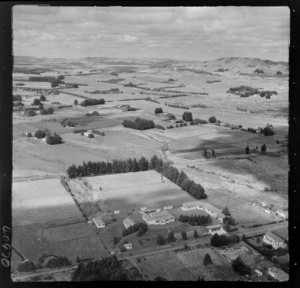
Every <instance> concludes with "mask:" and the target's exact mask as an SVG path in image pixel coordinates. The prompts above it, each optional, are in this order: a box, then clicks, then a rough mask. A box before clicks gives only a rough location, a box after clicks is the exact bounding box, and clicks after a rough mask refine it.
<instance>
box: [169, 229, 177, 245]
mask: <svg viewBox="0 0 300 288" xmlns="http://www.w3.org/2000/svg"><path fill="white" fill-rule="evenodd" d="M175 241H176V239H175V236H174V233H173V232H172V231H171V232H170V233H169V235H168V242H170V243H172V242H175Z"/></svg>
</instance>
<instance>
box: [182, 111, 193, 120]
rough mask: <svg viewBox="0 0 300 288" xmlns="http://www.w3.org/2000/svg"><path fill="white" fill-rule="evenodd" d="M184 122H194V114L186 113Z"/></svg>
mask: <svg viewBox="0 0 300 288" xmlns="http://www.w3.org/2000/svg"><path fill="white" fill-rule="evenodd" d="M182 120H183V121H185V122H189V121H193V114H192V112H187V111H185V112H184V113H183V115H182Z"/></svg>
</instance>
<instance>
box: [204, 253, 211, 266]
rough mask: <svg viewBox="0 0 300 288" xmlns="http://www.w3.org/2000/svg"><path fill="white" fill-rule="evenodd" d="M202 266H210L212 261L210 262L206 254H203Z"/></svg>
mask: <svg viewBox="0 0 300 288" xmlns="http://www.w3.org/2000/svg"><path fill="white" fill-rule="evenodd" d="M203 264H204V265H205V266H206V265H209V264H212V260H211V257H210V255H209V254H208V253H206V254H205V256H204V259H203Z"/></svg>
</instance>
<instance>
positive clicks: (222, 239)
mask: <svg viewBox="0 0 300 288" xmlns="http://www.w3.org/2000/svg"><path fill="white" fill-rule="evenodd" d="M240 241H241V239H240V237H239V236H238V235H230V236H226V235H218V234H217V233H215V234H214V235H213V236H212V237H211V239H210V244H211V245H212V246H214V247H221V246H225V245H228V244H230V243H238V242H240Z"/></svg>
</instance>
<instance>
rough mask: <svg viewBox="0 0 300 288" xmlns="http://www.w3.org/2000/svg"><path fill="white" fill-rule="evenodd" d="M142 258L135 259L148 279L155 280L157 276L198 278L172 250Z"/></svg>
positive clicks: (183, 279)
mask: <svg viewBox="0 0 300 288" xmlns="http://www.w3.org/2000/svg"><path fill="white" fill-rule="evenodd" d="M140 259H141V260H140V261H136V260H135V261H136V264H137V265H138V267H139V268H140V270H141V272H142V273H143V275H144V277H147V279H148V280H152V281H153V280H154V279H155V278H156V277H157V276H160V277H164V278H167V279H168V280H169V281H194V280H196V277H195V275H194V274H192V273H191V272H190V270H189V269H188V268H187V267H185V265H184V264H182V263H181V261H179V260H178V258H177V257H176V256H175V254H174V253H172V252H171V253H164V254H157V255H155V256H148V257H141V258H140Z"/></svg>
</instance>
